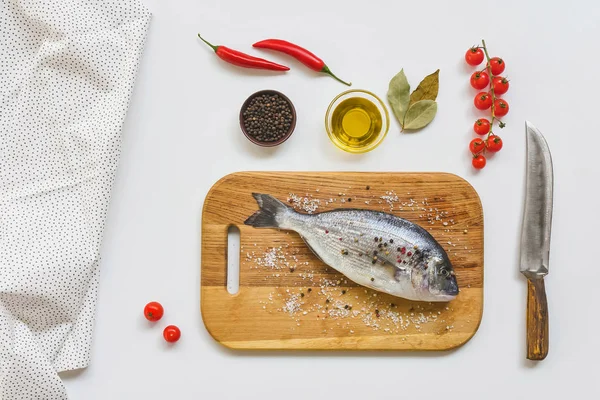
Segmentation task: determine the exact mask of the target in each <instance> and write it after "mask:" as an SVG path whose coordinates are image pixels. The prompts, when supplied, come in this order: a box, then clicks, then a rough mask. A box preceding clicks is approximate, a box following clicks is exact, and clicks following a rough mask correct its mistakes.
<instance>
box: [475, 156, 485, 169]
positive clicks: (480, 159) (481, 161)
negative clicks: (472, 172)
mask: <svg viewBox="0 0 600 400" xmlns="http://www.w3.org/2000/svg"><path fill="white" fill-rule="evenodd" d="M486 162H487V161H486V160H485V157H484V156H482V155H481V154H479V155H477V156H475V157H473V161H471V164H473V167H475V168H476V169H482V168H483V167H485V163H486Z"/></svg>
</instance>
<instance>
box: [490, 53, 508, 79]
mask: <svg viewBox="0 0 600 400" xmlns="http://www.w3.org/2000/svg"><path fill="white" fill-rule="evenodd" d="M490 68H491V69H492V74H493V75H500V74H501V73H503V72H504V68H506V64H505V63H504V60H503V59H501V58H500V57H494V58H492V59H490Z"/></svg>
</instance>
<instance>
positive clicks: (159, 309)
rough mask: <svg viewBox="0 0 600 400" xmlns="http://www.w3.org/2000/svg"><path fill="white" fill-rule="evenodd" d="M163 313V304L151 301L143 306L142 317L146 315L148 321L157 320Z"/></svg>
mask: <svg viewBox="0 0 600 400" xmlns="http://www.w3.org/2000/svg"><path fill="white" fill-rule="evenodd" d="M164 313H165V310H164V309H163V306H162V305H161V304H160V303H158V302H156V301H152V302H150V303H148V304H146V307H144V317H146V319H147V320H148V321H158V320H159V319H161V318H162V316H163V314H164Z"/></svg>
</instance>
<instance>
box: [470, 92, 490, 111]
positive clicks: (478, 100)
mask: <svg viewBox="0 0 600 400" xmlns="http://www.w3.org/2000/svg"><path fill="white" fill-rule="evenodd" d="M473 103H474V104H475V107H477V108H478V109H479V110H487V109H488V108H490V107H491V106H492V96H490V95H489V93H486V92H479V93H477V96H475V99H474V100H473Z"/></svg>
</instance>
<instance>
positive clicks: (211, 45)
mask: <svg viewBox="0 0 600 400" xmlns="http://www.w3.org/2000/svg"><path fill="white" fill-rule="evenodd" d="M198 37H199V38H200V40H202V41H203V42H204V43H206V44H207V45H209V46H210V47H212V49H213V50H214V51H215V53H216V52H217V49H218V48H219V46H215V45H214V44H212V43H210V42H208V41H206V40H204V38H203V37H202V36H200V34H198Z"/></svg>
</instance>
